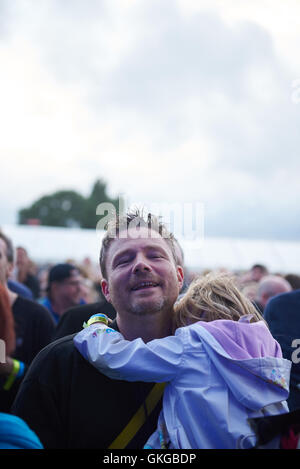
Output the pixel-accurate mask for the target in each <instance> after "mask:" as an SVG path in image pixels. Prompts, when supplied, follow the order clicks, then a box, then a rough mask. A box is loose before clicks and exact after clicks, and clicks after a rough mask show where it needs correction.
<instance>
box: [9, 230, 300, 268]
mask: <svg viewBox="0 0 300 469" xmlns="http://www.w3.org/2000/svg"><path fill="white" fill-rule="evenodd" d="M2 231H3V232H4V233H5V234H6V235H7V236H9V237H10V238H11V240H12V242H13V244H14V246H15V247H17V246H23V247H24V248H26V249H27V251H28V254H29V256H30V258H31V259H32V260H33V261H34V262H37V263H48V262H50V263H55V262H62V261H65V260H66V259H74V260H75V261H77V262H80V261H82V260H83V259H84V258H85V257H89V258H90V259H91V261H92V262H94V263H98V258H99V251H100V244H101V240H102V237H103V234H104V232H103V231H96V230H87V229H80V228H56V227H47V226H28V225H3V226H2ZM179 242H180V244H181V246H182V248H183V250H184V254H185V264H186V266H187V267H188V268H190V269H192V270H195V271H202V270H204V269H217V268H227V269H230V270H248V269H249V268H250V267H251V266H252V265H253V264H257V263H259V264H263V265H265V266H266V267H267V268H268V269H269V271H270V272H281V273H296V274H297V273H300V242H292V241H274V240H250V239H249V240H248V239H235V238H204V240H202V241H198V240H195V241H192V240H186V239H179Z"/></svg>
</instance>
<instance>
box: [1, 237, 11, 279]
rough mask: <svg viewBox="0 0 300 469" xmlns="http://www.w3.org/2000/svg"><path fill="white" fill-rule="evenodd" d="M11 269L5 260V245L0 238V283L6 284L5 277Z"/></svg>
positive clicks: (9, 263)
mask: <svg viewBox="0 0 300 469" xmlns="http://www.w3.org/2000/svg"><path fill="white" fill-rule="evenodd" d="M11 269H12V264H11V262H9V261H8V260H7V246H6V243H5V241H3V239H1V238H0V283H1V284H2V285H6V282H7V279H8V277H9V274H10V272H11Z"/></svg>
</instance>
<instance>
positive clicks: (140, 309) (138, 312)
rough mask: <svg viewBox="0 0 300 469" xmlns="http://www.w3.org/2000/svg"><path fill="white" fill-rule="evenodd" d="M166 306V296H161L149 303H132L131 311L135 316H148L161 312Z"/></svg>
mask: <svg viewBox="0 0 300 469" xmlns="http://www.w3.org/2000/svg"><path fill="white" fill-rule="evenodd" d="M165 306H166V301H165V298H160V299H158V300H156V301H154V302H151V304H149V305H147V304H142V303H138V304H135V305H132V306H131V308H130V312H131V313H132V314H134V315H135V316H146V315H151V314H156V313H159V312H160V311H162V310H163V309H164V308H165Z"/></svg>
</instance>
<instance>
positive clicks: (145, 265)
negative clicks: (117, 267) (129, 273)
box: [133, 255, 152, 274]
mask: <svg viewBox="0 0 300 469" xmlns="http://www.w3.org/2000/svg"><path fill="white" fill-rule="evenodd" d="M151 270H152V268H151V265H150V264H149V262H148V259H147V258H146V257H145V256H143V255H138V256H137V257H136V260H135V263H134V266H133V273H135V274H136V273H139V272H151Z"/></svg>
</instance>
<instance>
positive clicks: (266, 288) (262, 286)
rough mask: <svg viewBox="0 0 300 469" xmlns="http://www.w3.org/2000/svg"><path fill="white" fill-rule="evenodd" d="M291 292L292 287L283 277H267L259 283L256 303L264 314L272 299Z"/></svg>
mask: <svg viewBox="0 0 300 469" xmlns="http://www.w3.org/2000/svg"><path fill="white" fill-rule="evenodd" d="M291 290H292V287H291V285H290V284H289V283H288V282H287V281H286V280H285V279H284V278H283V277H280V276H279V275H266V276H264V277H263V278H262V279H261V280H260V281H259V283H258V288H257V295H256V300H255V301H256V303H257V305H258V306H259V308H260V310H261V311H262V312H263V311H264V309H265V307H266V304H267V302H268V301H269V300H270V298H273V296H276V295H279V294H280V293H286V292H289V291H291Z"/></svg>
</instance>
